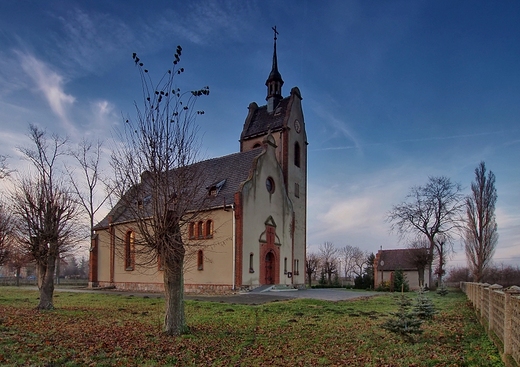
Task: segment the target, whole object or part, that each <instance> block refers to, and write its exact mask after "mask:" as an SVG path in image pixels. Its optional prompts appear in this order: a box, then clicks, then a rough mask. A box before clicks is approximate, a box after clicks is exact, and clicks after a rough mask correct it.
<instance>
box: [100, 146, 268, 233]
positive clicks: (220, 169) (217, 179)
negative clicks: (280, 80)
mask: <svg viewBox="0 0 520 367" xmlns="http://www.w3.org/2000/svg"><path fill="white" fill-rule="evenodd" d="M262 152H263V148H257V149H253V150H249V151H246V152H240V153H234V154H230V155H227V156H223V157H218V158H212V159H208V160H205V161H201V162H198V163H195V164H193V165H191V166H189V167H187V168H188V169H194V170H196V172H201V174H202V180H203V182H202V183H198V184H199V185H200V188H201V189H200V190H199V191H200V192H199V195H200V196H201V197H203V196H208V193H209V190H210V188H211V187H212V186H216V185H217V184H219V187H218V191H217V192H218V193H217V195H215V196H211V197H207V198H206V199H205V201H204V205H205V209H209V208H212V207H218V206H222V205H224V204H225V205H229V204H232V203H233V202H234V195H235V193H236V192H238V191H239V189H240V185H241V184H242V183H243V182H244V181H245V180H246V179H247V178H248V177H249V173H250V171H251V169H252V167H253V162H254V160H255V158H256V157H258V156H259V155H260V154H261V153H262ZM131 191H132V190H129V192H128V193H127V194H126V195H130V197H131V196H132V193H131ZM122 202H124V201H123V200H120V201H119V202H118V203H117V204H116V205H115V206H114V208H113V209H112V210H111V211H110V213H109V214H108V215H107V216H106V217H105V218H104V219H103V220H102V221H101V222H99V223H98V224H97V225H96V227H95V228H96V229H101V228H106V227H107V226H108V224H109V218H110V217H112V222H114V223H116V222H123V221H128V220H131V219H132V218H131V217H129V215H130V214H129V211H126V210H125V208H124V205H123V204H122Z"/></svg>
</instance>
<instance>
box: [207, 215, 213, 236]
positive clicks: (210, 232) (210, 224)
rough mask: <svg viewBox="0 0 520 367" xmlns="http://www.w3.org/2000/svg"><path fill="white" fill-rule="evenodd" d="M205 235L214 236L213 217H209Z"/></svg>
mask: <svg viewBox="0 0 520 367" xmlns="http://www.w3.org/2000/svg"><path fill="white" fill-rule="evenodd" d="M205 237H206V238H211V237H213V221H212V220H211V219H208V220H207V221H206V233H205Z"/></svg>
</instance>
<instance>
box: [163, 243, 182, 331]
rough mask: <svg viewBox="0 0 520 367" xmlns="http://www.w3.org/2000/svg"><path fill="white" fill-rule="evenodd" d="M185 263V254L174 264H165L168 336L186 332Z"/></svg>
mask: <svg viewBox="0 0 520 367" xmlns="http://www.w3.org/2000/svg"><path fill="white" fill-rule="evenodd" d="M182 252H184V251H182ZM183 261H184V253H183V254H182V255H180V254H177V256H175V257H174V261H173V264H165V268H164V296H165V298H166V313H165V317H164V332H165V333H166V334H168V335H181V334H182V333H184V332H185V331H186V319H185V317H184V279H183V265H182V264H183Z"/></svg>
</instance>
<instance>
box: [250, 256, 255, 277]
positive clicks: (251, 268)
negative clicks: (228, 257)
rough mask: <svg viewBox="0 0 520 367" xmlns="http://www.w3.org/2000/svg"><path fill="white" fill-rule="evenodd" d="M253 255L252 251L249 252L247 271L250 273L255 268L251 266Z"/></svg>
mask: <svg viewBox="0 0 520 367" xmlns="http://www.w3.org/2000/svg"><path fill="white" fill-rule="evenodd" d="M253 257H254V255H253V253H252V252H251V253H250V254H249V272H250V273H254V272H255V269H254V267H253V260H254V259H253Z"/></svg>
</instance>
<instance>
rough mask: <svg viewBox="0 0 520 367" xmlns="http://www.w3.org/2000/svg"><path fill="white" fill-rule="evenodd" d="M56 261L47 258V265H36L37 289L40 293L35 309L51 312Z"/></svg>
mask: <svg viewBox="0 0 520 367" xmlns="http://www.w3.org/2000/svg"><path fill="white" fill-rule="evenodd" d="M55 264H56V261H55V259H54V256H49V257H48V262H47V264H39V265H38V289H39V291H40V303H39V304H38V307H37V309H39V310H52V309H53V308H54V304H53V301H52V297H53V294H54V267H55Z"/></svg>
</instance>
